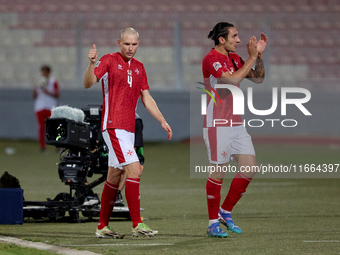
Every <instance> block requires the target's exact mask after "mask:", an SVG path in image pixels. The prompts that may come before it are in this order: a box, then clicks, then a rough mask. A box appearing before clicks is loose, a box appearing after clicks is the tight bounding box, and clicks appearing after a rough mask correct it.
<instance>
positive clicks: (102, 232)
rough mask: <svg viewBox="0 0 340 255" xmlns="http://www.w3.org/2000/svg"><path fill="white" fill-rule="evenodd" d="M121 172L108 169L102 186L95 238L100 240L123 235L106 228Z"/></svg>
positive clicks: (111, 168) (116, 169)
mask: <svg viewBox="0 0 340 255" xmlns="http://www.w3.org/2000/svg"><path fill="white" fill-rule="evenodd" d="M121 172H122V170H120V169H118V168H114V167H111V166H110V167H109V171H108V174H107V180H106V182H105V185H104V189H103V193H102V196H101V209H100V216H99V223H98V229H97V231H96V236H97V237H101V238H123V237H124V235H121V234H118V233H117V232H115V231H113V230H112V228H110V227H108V225H109V220H110V217H111V214H112V210H113V206H114V204H115V201H116V197H117V192H118V184H119V180H120V176H121Z"/></svg>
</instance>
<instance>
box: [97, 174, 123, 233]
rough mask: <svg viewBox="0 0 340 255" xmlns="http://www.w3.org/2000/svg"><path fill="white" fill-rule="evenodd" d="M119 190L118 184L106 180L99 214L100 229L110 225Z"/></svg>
mask: <svg viewBox="0 0 340 255" xmlns="http://www.w3.org/2000/svg"><path fill="white" fill-rule="evenodd" d="M117 192H118V184H112V183H109V182H108V181H106V182H105V185H104V189H103V193H102V197H101V201H100V203H101V208H100V215H99V223H98V229H102V228H104V227H105V226H108V225H109V220H110V217H111V214H112V210H113V207H114V205H115V202H116V198H117Z"/></svg>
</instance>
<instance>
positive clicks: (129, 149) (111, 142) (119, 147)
mask: <svg viewBox="0 0 340 255" xmlns="http://www.w3.org/2000/svg"><path fill="white" fill-rule="evenodd" d="M102 134H103V138H104V141H105V143H106V145H107V146H108V148H109V166H111V167H115V168H119V169H122V170H123V166H126V165H129V164H131V163H133V162H137V161H139V160H138V156H137V154H136V151H135V149H134V143H135V134H134V133H131V132H129V131H126V130H124V129H106V130H105V131H104V132H103V133H102Z"/></svg>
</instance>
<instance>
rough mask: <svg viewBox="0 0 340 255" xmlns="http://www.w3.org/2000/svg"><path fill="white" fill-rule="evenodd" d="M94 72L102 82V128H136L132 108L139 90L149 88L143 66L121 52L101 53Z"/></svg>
mask: <svg viewBox="0 0 340 255" xmlns="http://www.w3.org/2000/svg"><path fill="white" fill-rule="evenodd" d="M94 74H95V75H96V76H97V77H98V79H99V80H100V82H101V83H102V89H103V110H102V130H103V131H104V130H106V129H114V128H118V129H124V130H126V131H129V132H132V133H134V132H135V112H136V107H137V102H138V98H139V96H140V93H141V91H143V90H147V89H149V85H148V80H147V76H146V72H145V69H144V66H143V64H142V63H141V62H139V61H138V60H136V59H134V58H132V59H131V60H130V61H128V60H127V59H126V58H125V57H124V56H123V55H122V54H121V53H120V52H117V53H111V54H107V55H104V56H103V57H102V58H101V59H100V60H99V61H98V62H97V63H96V65H95V68H94Z"/></svg>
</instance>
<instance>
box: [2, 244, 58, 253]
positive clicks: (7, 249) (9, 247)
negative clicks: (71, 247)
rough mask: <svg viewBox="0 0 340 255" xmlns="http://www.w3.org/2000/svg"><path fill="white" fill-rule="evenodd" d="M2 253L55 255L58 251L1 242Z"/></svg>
mask: <svg viewBox="0 0 340 255" xmlns="http://www.w3.org/2000/svg"><path fill="white" fill-rule="evenodd" d="M0 254H1V255H23V254H24V255H54V254H56V253H53V252H49V251H42V250H37V249H31V248H25V247H21V246H18V245H14V244H5V243H0Z"/></svg>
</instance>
